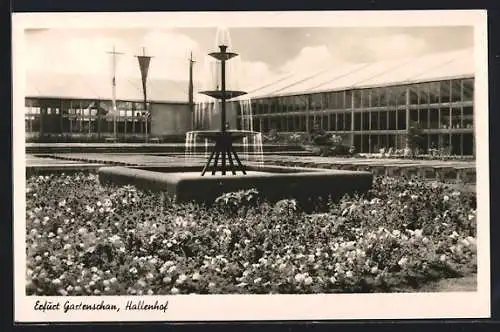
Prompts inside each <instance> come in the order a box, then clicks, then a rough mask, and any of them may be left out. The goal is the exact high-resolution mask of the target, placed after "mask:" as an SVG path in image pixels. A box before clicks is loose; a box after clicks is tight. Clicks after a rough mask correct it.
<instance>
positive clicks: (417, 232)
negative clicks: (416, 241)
mask: <svg viewBox="0 0 500 332" xmlns="http://www.w3.org/2000/svg"><path fill="white" fill-rule="evenodd" d="M413 234H414V235H415V237H416V238H421V237H422V230H421V229H416V230H415V232H414V233H413Z"/></svg>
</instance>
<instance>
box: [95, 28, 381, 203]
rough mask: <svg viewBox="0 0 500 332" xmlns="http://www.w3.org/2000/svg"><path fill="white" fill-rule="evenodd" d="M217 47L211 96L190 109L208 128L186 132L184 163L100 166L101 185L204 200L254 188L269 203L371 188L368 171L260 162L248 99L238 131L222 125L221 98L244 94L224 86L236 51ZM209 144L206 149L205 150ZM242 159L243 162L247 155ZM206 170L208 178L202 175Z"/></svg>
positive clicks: (207, 93)
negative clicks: (216, 121) (253, 159)
mask: <svg viewBox="0 0 500 332" xmlns="http://www.w3.org/2000/svg"><path fill="white" fill-rule="evenodd" d="M226 35H227V33H226ZM217 47H218V48H219V50H218V52H213V53H210V54H209V55H210V56H211V57H212V58H214V59H215V60H217V62H216V66H215V67H216V68H217V65H218V66H220V71H219V70H216V71H215V74H216V75H213V74H214V73H213V72H212V77H215V89H213V88H212V89H207V90H203V91H200V95H201V96H203V97H205V96H206V97H208V98H211V99H209V100H202V102H201V103H199V104H198V106H197V107H196V109H195V112H194V126H195V127H199V124H200V123H201V124H202V125H203V126H202V127H206V125H207V124H208V127H209V128H208V129H201V128H194V129H196V130H192V131H189V132H187V133H186V142H185V148H186V151H185V158H186V159H185V161H186V162H185V163H184V164H183V165H178V166H172V165H159V166H135V167H134V166H127V167H121V166H115V167H102V168H100V169H99V172H98V173H99V180H100V181H101V183H102V184H119V185H124V184H132V185H135V186H137V187H140V188H143V189H146V190H156V191H163V192H167V193H169V194H171V195H173V196H174V197H175V199H176V200H177V201H196V202H202V203H208V204H210V203H211V202H213V201H214V200H215V198H217V197H218V196H220V195H221V194H223V193H227V192H233V191H238V190H242V189H251V188H254V189H257V190H258V191H259V192H260V193H261V194H262V196H264V197H265V198H266V199H268V200H270V201H275V200H279V199H283V198H295V199H297V200H299V201H302V200H304V199H306V200H310V199H314V198H317V197H325V196H330V197H339V198H340V197H342V196H343V195H345V194H352V193H355V192H358V193H361V192H365V191H367V190H369V189H370V188H371V186H372V181H373V176H372V174H371V173H370V172H360V171H344V170H329V169H317V168H298V167H284V166H270V165H263V159H262V158H263V153H262V152H263V147H262V135H261V133H259V132H255V131H253V116H252V112H251V107H250V106H251V104H250V101H249V100H238V101H237V102H238V103H239V104H238V105H239V107H240V111H241V112H240V113H241V117H240V118H241V130H234V129H230V128H228V127H229V126H228V122H227V117H226V111H227V110H226V106H227V104H226V102H227V101H229V100H232V99H236V98H238V97H241V96H244V95H245V94H246V93H245V92H243V91H240V90H239V89H231V88H230V89H227V87H226V61H228V60H230V59H232V58H234V57H236V56H237V54H236V53H233V52H229V51H228V45H227V43H223V42H218V43H217ZM209 69H213V67H211V66H210V67H209ZM219 72H220V76H219V74H218V73H219ZM233 79H234V78H233ZM233 104H234V103H233ZM232 111H234V109H233V110H232ZM215 114H218V115H220V126H219V128H217V129H213V127H212V125H213V123H212V117H214V115H215ZM197 142H200V143H201V144H202V145H203V146H204V150H205V156H206V158H207V159H206V161H205V162H204V165H196V162H194V161H195V159H193V160H190V157H193V156H196V153H197V151H196V146H197ZM235 142H240V143H241V146H242V148H243V149H242V150H243V151H242V152H243V155H245V156H249V154H250V151H249V150H250V149H249V147H252V148H255V150H256V152H257V153H256V155H257V156H258V158H259V159H258V163H249V162H247V163H245V165H244V164H243V162H242V160H241V159H240V156H239V155H238V153H237V151H236V148H235V144H234V143H235ZM209 143H210V144H209ZM209 148H210V149H211V151H210V153H209V154H207V152H208V149H209ZM252 152H255V151H252ZM246 159H247V161H248V159H249V158H248V157H247V158H246ZM209 171H210V172H211V174H212V176H205V174H206V173H207V172H209Z"/></svg>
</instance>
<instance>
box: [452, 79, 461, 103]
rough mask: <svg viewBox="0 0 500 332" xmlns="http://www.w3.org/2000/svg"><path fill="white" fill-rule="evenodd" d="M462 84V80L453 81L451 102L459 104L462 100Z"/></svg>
mask: <svg viewBox="0 0 500 332" xmlns="http://www.w3.org/2000/svg"><path fill="white" fill-rule="evenodd" d="M461 96H462V84H461V81H460V80H452V81H451V101H452V102H457V101H461V99H462V97H461Z"/></svg>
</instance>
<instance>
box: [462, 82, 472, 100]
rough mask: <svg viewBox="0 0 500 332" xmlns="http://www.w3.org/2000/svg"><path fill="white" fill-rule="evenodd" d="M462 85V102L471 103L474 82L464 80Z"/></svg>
mask: <svg viewBox="0 0 500 332" xmlns="http://www.w3.org/2000/svg"><path fill="white" fill-rule="evenodd" d="M462 84H463V89H464V101H472V100H473V97H474V80H473V79H465V80H463V83H462Z"/></svg>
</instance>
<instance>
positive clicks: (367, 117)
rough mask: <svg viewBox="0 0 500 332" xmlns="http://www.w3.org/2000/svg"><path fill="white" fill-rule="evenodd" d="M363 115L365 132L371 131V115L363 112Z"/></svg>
mask: <svg viewBox="0 0 500 332" xmlns="http://www.w3.org/2000/svg"><path fill="white" fill-rule="evenodd" d="M362 114H363V115H362V117H363V121H362V128H363V130H370V114H368V112H363V113H362Z"/></svg>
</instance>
